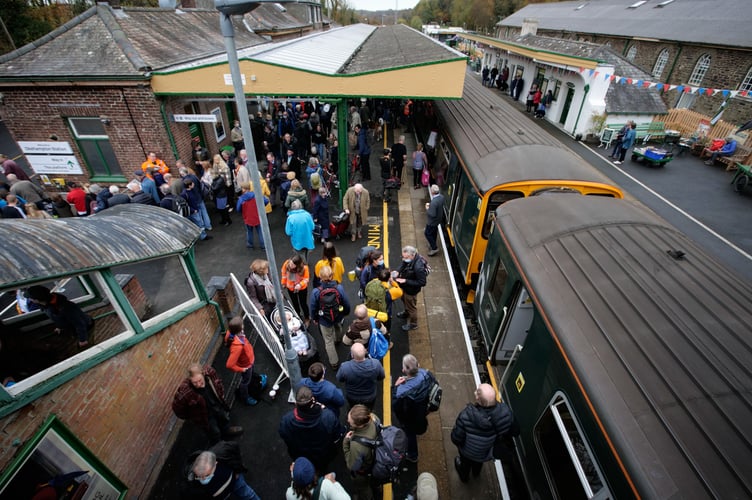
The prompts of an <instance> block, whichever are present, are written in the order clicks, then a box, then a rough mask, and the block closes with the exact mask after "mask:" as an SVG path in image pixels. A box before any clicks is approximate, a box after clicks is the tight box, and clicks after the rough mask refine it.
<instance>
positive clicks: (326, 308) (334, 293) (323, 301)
mask: <svg viewBox="0 0 752 500" xmlns="http://www.w3.org/2000/svg"><path fill="white" fill-rule="evenodd" d="M344 309H345V308H344V306H343V305H342V295H340V293H339V290H337V288H336V287H333V286H330V287H327V288H324V285H321V286H320V287H319V316H323V317H325V318H327V319H328V320H329V321H331V322H335V321H336V320H337V318H338V317H339V315H340V314H341V313H342V311H343V310H344Z"/></svg>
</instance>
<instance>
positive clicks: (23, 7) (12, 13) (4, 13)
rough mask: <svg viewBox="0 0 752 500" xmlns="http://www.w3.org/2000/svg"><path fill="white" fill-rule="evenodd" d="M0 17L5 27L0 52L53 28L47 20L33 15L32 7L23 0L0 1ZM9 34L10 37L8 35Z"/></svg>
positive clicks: (25, 42)
mask: <svg viewBox="0 0 752 500" xmlns="http://www.w3.org/2000/svg"><path fill="white" fill-rule="evenodd" d="M0 18H2V20H3V22H4V24H5V27H6V29H7V33H8V34H7V35H6V34H3V36H2V41H0V52H2V53H6V52H10V51H11V50H14V49H16V48H18V47H23V46H24V45H26V44H27V43H30V42H33V41H34V40H36V39H37V38H41V37H42V36H44V35H46V34H47V33H49V32H50V31H52V30H53V28H54V26H52V25H51V24H50V23H49V22H48V21H46V20H44V19H40V18H37V17H36V16H34V9H32V8H31V7H29V5H28V4H27V3H26V1H25V0H3V1H2V2H0ZM8 35H9V36H10V38H9V37H8Z"/></svg>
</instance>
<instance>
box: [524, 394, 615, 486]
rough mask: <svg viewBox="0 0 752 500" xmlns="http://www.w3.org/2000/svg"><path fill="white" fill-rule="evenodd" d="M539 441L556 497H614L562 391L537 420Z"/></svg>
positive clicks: (536, 429)
mask: <svg viewBox="0 0 752 500" xmlns="http://www.w3.org/2000/svg"><path fill="white" fill-rule="evenodd" d="M535 441H536V445H537V447H538V450H539V453H540V454H541V458H542V461H543V464H544V465H545V469H546V475H547V477H548V480H549V484H550V486H551V490H552V492H553V494H554V497H555V498H566V499H570V498H574V499H576V498H587V499H590V498H595V499H605V498H612V496H611V494H610V492H609V491H608V488H606V486H605V482H604V481H603V474H602V473H601V471H600V469H599V468H598V465H597V463H596V462H595V459H594V458H593V453H592V451H591V450H590V447H589V446H588V444H587V441H586V440H585V438H584V437H583V433H582V431H581V429H580V427H579V425H578V424H577V421H576V420H575V419H574V415H573V414H572V412H571V410H570V408H569V404H568V403H567V401H566V399H565V398H564V396H563V395H562V394H557V395H556V396H554V399H553V401H552V402H551V404H550V405H549V407H548V408H547V409H546V411H545V413H544V414H543V416H542V417H541V419H540V420H539V421H538V423H537V424H536V426H535Z"/></svg>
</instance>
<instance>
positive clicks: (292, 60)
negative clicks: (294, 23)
mask: <svg viewBox="0 0 752 500" xmlns="http://www.w3.org/2000/svg"><path fill="white" fill-rule="evenodd" d="M238 57H239V58H240V59H249V60H252V61H259V62H265V63H268V64H275V65H279V66H284V67H288V68H295V69H298V70H304V71H311V72H316V73H322V74H326V75H357V74H362V73H369V72H374V71H387V70H394V69H399V68H403V67H410V66H420V65H425V64H436V63H441V62H447V61H454V60H458V59H466V58H467V56H465V55H464V54H462V53H461V52H458V51H456V50H454V49H452V48H451V47H449V46H447V45H445V44H442V43H440V42H438V41H436V40H434V39H433V38H430V37H428V36H426V35H424V34H423V33H420V32H419V31H416V30H414V29H412V28H409V27H407V26H404V25H401V24H397V25H389V26H378V27H377V26H370V25H367V24H351V25H349V26H344V27H341V28H334V29H330V30H328V31H323V32H316V33H313V34H310V35H307V36H304V37H301V38H296V39H294V40H288V41H285V42H278V43H274V44H269V45H265V46H256V47H251V48H248V49H245V50H238ZM226 60H227V55H226V54H218V55H217V56H215V57H212V58H207V59H203V60H201V61H196V62H191V63H186V64H182V65H175V66H172V67H170V68H168V70H169V71H181V70H185V69H190V68H195V67H199V66H206V65H210V64H216V63H220V62H224V61H226Z"/></svg>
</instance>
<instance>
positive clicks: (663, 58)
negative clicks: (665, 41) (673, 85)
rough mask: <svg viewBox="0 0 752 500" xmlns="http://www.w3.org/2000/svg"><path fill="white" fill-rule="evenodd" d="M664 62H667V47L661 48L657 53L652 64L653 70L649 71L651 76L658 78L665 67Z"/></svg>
mask: <svg viewBox="0 0 752 500" xmlns="http://www.w3.org/2000/svg"><path fill="white" fill-rule="evenodd" d="M666 64H668V49H663V50H662V51H661V52H660V54H658V57H657V58H656V60H655V64H654V65H653V72H652V73H651V74H652V75H653V77H655V78H660V77H661V75H662V74H663V70H664V69H666Z"/></svg>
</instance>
